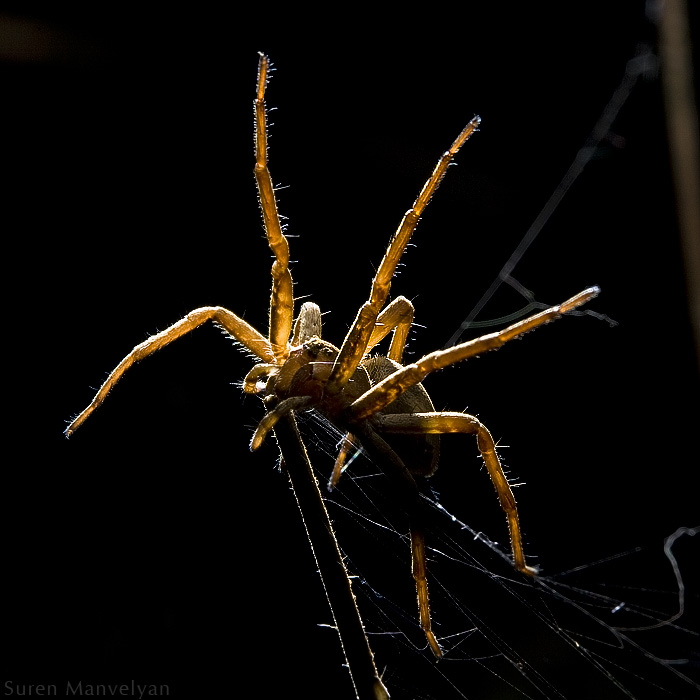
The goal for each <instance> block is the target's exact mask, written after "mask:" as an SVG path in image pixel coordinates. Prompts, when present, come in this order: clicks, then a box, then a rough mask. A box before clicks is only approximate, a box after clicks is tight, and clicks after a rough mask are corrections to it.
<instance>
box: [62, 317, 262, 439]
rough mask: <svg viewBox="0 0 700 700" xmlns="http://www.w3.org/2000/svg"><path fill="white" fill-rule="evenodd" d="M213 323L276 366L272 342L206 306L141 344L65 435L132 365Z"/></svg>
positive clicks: (77, 424) (114, 370)
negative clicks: (205, 324)
mask: <svg viewBox="0 0 700 700" xmlns="http://www.w3.org/2000/svg"><path fill="white" fill-rule="evenodd" d="M209 320H211V321H213V322H214V323H215V324H217V325H218V326H221V327H222V328H224V329H225V330H226V331H228V333H230V334H231V336H232V337H233V338H234V339H235V340H237V341H238V342H239V343H241V345H243V346H244V347H246V348H247V349H248V350H250V351H251V352H252V353H254V354H255V355H257V356H258V357H259V358H260V359H261V360H263V361H264V362H268V363H271V364H274V363H275V356H274V354H273V352H272V348H271V347H270V343H269V341H268V340H267V338H265V337H264V336H263V335H262V334H261V333H259V332H258V331H256V330H255V328H253V326H251V325H250V324H249V323H247V322H246V321H244V320H243V319H242V318H239V317H238V316H236V315H235V314H234V313H232V312H231V311H229V310H228V309H224V308H223V307H221V306H203V307H201V308H199V309H195V310H194V311H191V312H190V313H189V314H187V316H185V318H183V319H180V320H179V321H178V322H177V323H175V324H173V325H172V326H170V327H169V328H166V329H165V330H164V331H161V332H160V333H157V334H156V335H153V336H151V337H150V338H149V339H148V340H145V341H144V342H143V343H140V344H139V345H137V346H136V347H135V348H134V349H133V350H132V351H131V352H130V353H129V354H128V355H127V356H126V357H125V358H124V359H123V360H122V361H121V362H120V363H119V364H118V365H117V366H116V367H115V368H114V369H113V370H112V372H111V374H110V375H109V376H108V377H107V379H106V380H105V382H104V384H102V386H101V387H100V389H99V391H98V392H97V394H95V398H93V400H92V401H91V402H90V405H89V406H88V407H87V408H86V409H85V410H84V411H83V412H82V413H81V414H80V415H78V417H77V418H75V419H74V420H73V421H72V422H71V424H70V425H69V426H68V428H66V431H65V434H66V436H67V437H70V436H71V435H72V434H73V433H74V432H75V431H76V430H77V429H78V428H79V427H80V426H81V425H82V424H83V423H84V422H85V421H86V420H87V419H88V418H89V417H90V415H91V414H92V412H93V411H94V410H95V409H96V408H98V407H99V406H100V405H101V404H102V402H103V401H104V400H105V399H106V398H107V394H109V392H110V391H111V389H112V387H113V386H114V385H115V384H116V383H117V382H118V381H119V380H120V379H121V377H122V375H123V374H124V372H126V370H128V369H129V367H131V366H132V365H134V364H135V363H137V362H139V361H140V360H143V359H144V358H145V357H148V356H149V355H152V354H153V353H154V352H157V351H158V350H160V349H161V348H163V347H165V346H166V345H168V344H170V343H172V342H173V341H174V340H177V339H178V338H181V337H182V336H183V335H186V334H187V333H189V332H190V331H193V330H194V329H195V328H197V327H198V326H201V325H202V324H203V323H205V322H206V321H209Z"/></svg>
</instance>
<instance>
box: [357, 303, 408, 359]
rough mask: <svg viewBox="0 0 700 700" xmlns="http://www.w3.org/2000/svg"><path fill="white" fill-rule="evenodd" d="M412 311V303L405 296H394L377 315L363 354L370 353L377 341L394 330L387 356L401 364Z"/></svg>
mask: <svg viewBox="0 0 700 700" xmlns="http://www.w3.org/2000/svg"><path fill="white" fill-rule="evenodd" d="M414 311H415V309H414V308H413V304H412V303H411V302H410V301H409V300H408V299H406V297H396V299H394V300H393V301H392V302H391V303H390V304H388V305H387V307H386V308H385V309H384V310H383V311H382V312H381V313H380V314H379V316H378V317H377V321H376V322H375V324H374V328H373V329H372V333H371V335H370V337H369V340H368V341H367V347H366V348H365V354H368V353H370V352H371V351H372V350H373V348H374V346H375V345H376V344H377V343H379V342H381V341H382V340H383V339H384V338H386V336H387V335H389V333H391V331H394V335H393V336H392V338H391V345H390V346H389V352H388V353H387V357H388V358H389V359H390V360H394V362H398V363H399V364H401V360H402V359H403V351H404V349H405V348H406V340H407V339H408V332H409V331H410V330H411V324H412V323H413V315H414Z"/></svg>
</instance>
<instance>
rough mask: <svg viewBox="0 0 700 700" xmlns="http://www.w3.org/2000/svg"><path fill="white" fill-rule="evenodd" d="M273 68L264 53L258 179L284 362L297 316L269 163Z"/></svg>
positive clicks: (274, 336) (258, 101)
mask: <svg viewBox="0 0 700 700" xmlns="http://www.w3.org/2000/svg"><path fill="white" fill-rule="evenodd" d="M269 72H270V61H269V59H268V58H267V56H265V55H264V54H262V53H261V54H260V60H259V62H258V85H257V93H256V98H255V180H256V182H257V185H258V194H259V197H260V209H261V211H262V215H263V221H264V223H265V234H266V235H267V242H268V244H269V245H270V248H271V249H272V252H273V253H274V254H275V262H274V263H273V264H272V293H271V295H270V345H271V346H272V350H273V352H274V353H275V357H276V358H277V361H278V362H280V363H281V361H283V360H284V359H285V358H286V357H287V353H288V347H287V346H288V342H289V336H290V333H291V331H292V321H293V317H294V292H293V288H292V287H293V286H292V274H291V272H290V271H289V243H288V241H287V238H286V237H285V235H284V234H283V233H282V226H281V224H280V217H279V213H278V211H277V200H276V198H275V189H274V186H273V184H272V178H271V176H270V170H269V168H268V165H267V113H266V108H265V88H266V87H267V80H268V76H269Z"/></svg>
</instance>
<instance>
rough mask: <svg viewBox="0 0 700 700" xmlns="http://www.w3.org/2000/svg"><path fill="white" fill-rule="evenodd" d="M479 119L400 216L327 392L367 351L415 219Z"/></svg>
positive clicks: (338, 385) (335, 387) (351, 371)
mask: <svg viewBox="0 0 700 700" xmlns="http://www.w3.org/2000/svg"><path fill="white" fill-rule="evenodd" d="M480 121H481V120H480V119H479V117H474V119H472V120H471V121H470V122H469V124H467V126H466V127H464V129H463V130H462V132H461V133H460V135H459V136H458V137H457V138H456V139H455V141H454V143H453V144H452V145H451V146H450V148H449V150H447V151H445V153H443V154H442V156H441V157H440V160H439V161H438V163H437V165H436V166H435V169H434V170H433V173H432V175H431V176H430V177H429V178H428V180H427V182H426V183H425V185H423V189H422V190H421V191H420V194H419V195H418V197H417V199H416V201H415V202H414V203H413V207H411V209H409V210H408V211H407V212H406V214H405V215H404V217H403V219H402V220H401V224H400V225H399V228H398V229H397V231H396V233H395V234H394V236H393V238H392V239H391V241H390V243H389V247H388V248H387V251H386V253H385V254H384V257H383V258H382V261H381V263H380V265H379V269H378V270H377V274H376V275H375V277H374V280H373V281H372V292H371V294H370V297H369V299H368V300H367V301H366V302H365V303H364V304H363V305H362V307H361V308H360V310H359V311H358V313H357V317H356V318H355V321H354V323H353V325H352V327H351V328H350V330H349V331H348V334H347V335H346V336H345V340H344V341H343V345H342V347H341V348H340V352H339V353H338V357H337V358H336V361H335V364H334V366H333V370H332V372H331V375H330V377H329V379H328V383H327V384H326V392H327V393H328V394H330V395H333V394H336V393H338V392H339V391H341V390H342V388H343V387H344V386H345V385H346V384H347V382H348V381H349V380H350V378H351V377H352V375H353V374H354V373H355V370H356V369H357V367H358V365H359V364H360V362H361V361H362V358H363V357H364V355H365V353H366V351H367V345H368V343H369V339H370V337H371V335H372V333H373V332H374V328H375V323H376V321H377V317H378V316H379V312H380V311H381V310H382V308H383V306H384V304H385V303H386V299H387V297H388V296H389V290H390V288H391V279H392V277H393V276H394V272H395V271H396V266H397V265H398V263H399V260H400V258H401V255H402V254H403V252H404V250H405V248H406V246H407V245H408V241H409V240H410V238H411V235H412V234H413V232H414V231H415V229H416V226H417V225H418V220H419V219H420V217H421V215H422V213H423V211H424V209H425V207H426V206H428V202H429V201H430V198H431V197H432V196H433V193H434V192H435V190H436V189H437V188H438V185H439V184H440V181H441V180H442V178H443V177H444V175H445V172H446V171H447V168H448V166H449V164H450V162H451V161H452V159H453V158H454V157H455V155H456V154H457V151H459V149H460V148H461V147H462V145H463V144H464V142H465V141H466V140H467V139H468V138H469V137H470V136H471V135H472V134H473V133H474V132H475V131H476V129H477V127H478V126H479V122H480Z"/></svg>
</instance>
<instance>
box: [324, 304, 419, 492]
mask: <svg viewBox="0 0 700 700" xmlns="http://www.w3.org/2000/svg"><path fill="white" fill-rule="evenodd" d="M413 313H414V308H413V304H412V303H411V302H410V301H409V300H408V299H406V297H396V299H394V300H393V301H392V302H391V303H390V304H389V305H388V306H387V307H386V308H385V309H384V310H383V311H382V312H381V313H380V314H379V316H378V317H377V322H376V324H375V326H374V330H373V331H372V335H371V336H370V339H369V342H368V343H367V349H366V350H365V352H366V353H369V352H371V351H372V349H373V348H374V346H375V345H376V344H377V343H379V342H381V341H382V340H383V339H384V338H385V337H386V336H387V335H389V333H390V332H391V331H392V330H393V331H394V335H393V336H392V338H391V345H390V346H389V352H388V354H387V357H388V358H389V359H390V360H394V361H395V362H398V363H401V359H402V357H403V351H404V348H405V347H406V339H407V338H408V332H409V331H410V330H411V324H412V323H413ZM356 442H357V439H356V438H355V436H354V435H353V434H352V433H346V435H345V438H344V439H343V443H342V446H341V448H340V452H338V456H337V457H336V459H335V464H334V465H333V472H332V473H331V477H330V479H329V480H328V490H329V491H332V490H333V489H334V488H335V487H336V485H337V484H338V481H339V479H340V476H341V475H342V473H343V470H344V469H345V463H346V461H347V459H348V455H349V454H350V453H351V452H352V450H353V449H355V450H356V449H357V447H355V443H356Z"/></svg>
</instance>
